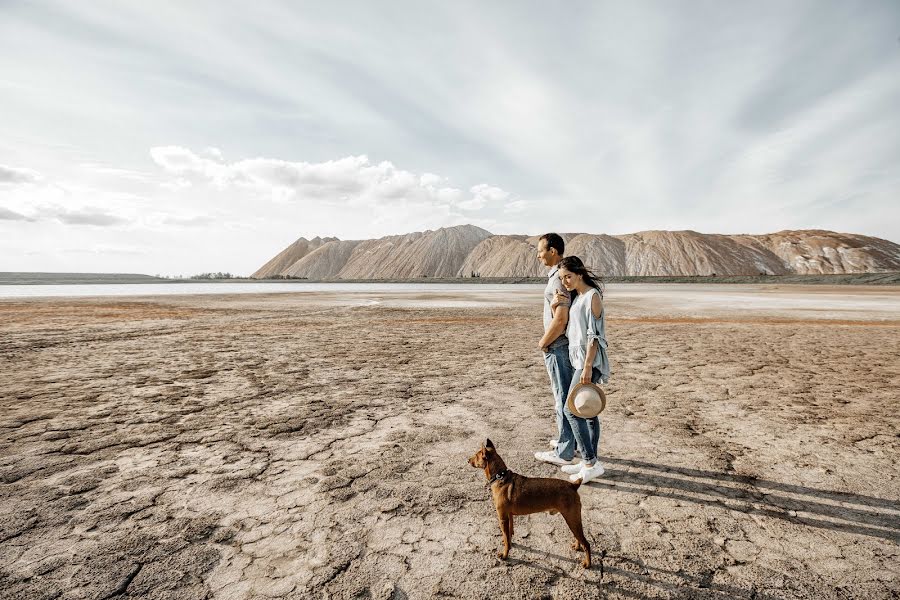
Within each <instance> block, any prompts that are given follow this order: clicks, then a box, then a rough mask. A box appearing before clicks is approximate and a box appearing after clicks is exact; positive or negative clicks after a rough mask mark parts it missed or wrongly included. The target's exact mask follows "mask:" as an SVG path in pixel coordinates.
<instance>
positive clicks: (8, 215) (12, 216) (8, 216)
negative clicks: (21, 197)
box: [0, 206, 32, 221]
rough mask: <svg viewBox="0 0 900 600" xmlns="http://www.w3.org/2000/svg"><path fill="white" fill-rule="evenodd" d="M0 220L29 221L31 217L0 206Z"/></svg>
mask: <svg viewBox="0 0 900 600" xmlns="http://www.w3.org/2000/svg"><path fill="white" fill-rule="evenodd" d="M0 220H3V221H31V220H32V219H30V218H28V217H26V216H25V215H23V214H21V213H17V212H16V211H14V210H9V209H8V208H3V207H2V206H0Z"/></svg>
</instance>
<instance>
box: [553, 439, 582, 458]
mask: <svg viewBox="0 0 900 600" xmlns="http://www.w3.org/2000/svg"><path fill="white" fill-rule="evenodd" d="M558 444H559V440H550V447H551V448H553V449H554V450H556V446H557V445H558ZM575 456H579V457H580V456H581V450H579V449H578V448H575Z"/></svg>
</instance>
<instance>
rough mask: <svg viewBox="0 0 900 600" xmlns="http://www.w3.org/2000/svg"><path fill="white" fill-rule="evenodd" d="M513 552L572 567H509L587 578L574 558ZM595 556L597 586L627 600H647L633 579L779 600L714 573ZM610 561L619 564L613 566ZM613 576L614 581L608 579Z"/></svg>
mask: <svg viewBox="0 0 900 600" xmlns="http://www.w3.org/2000/svg"><path fill="white" fill-rule="evenodd" d="M511 547H512V549H513V550H516V551H519V552H524V553H526V554H529V555H534V557H535V558H537V557H541V558H552V559H555V560H557V561H559V562H560V563H569V565H570V566H569V567H566V568H564V569H559V568H557V569H553V568H551V567H547V566H544V565H543V564H541V562H540V561H532V560H529V559H528V558H515V557H513V556H510V557H509V558H508V559H507V560H506V561H505V562H506V563H507V564H509V565H522V566H527V567H531V568H533V569H537V570H539V571H544V572H545V573H548V574H549V575H552V576H553V577H554V578H559V577H572V578H574V579H583V578H584V577H583V576H578V575H575V573H578V572H579V571H578V569H580V568H581V559H579V558H572V557H571V556H561V555H559V554H555V553H553V552H547V551H546V550H536V549H534V548H531V547H530V546H526V545H524V544H521V543H518V542H513V543H512V544H511ZM594 552H595V556H594V557H593V559H592V562H593V564H592V565H591V571H596V572H597V574H598V578H597V581H596V584H597V585H599V586H602V588H603V591H604V592H605V593H606V594H609V593H612V592H615V593H616V595H617V596H622V597H625V598H646V596H645V595H644V594H642V593H640V592H638V591H635V590H633V589H629V587H626V585H627V584H625V585H623V584H624V583H625V582H623V581H622V580H629V581H630V582H632V583H635V584H639V585H644V586H649V587H653V588H657V589H660V590H663V591H666V592H669V593H672V592H677V591H679V590H681V591H682V592H683V591H684V588H692V589H698V590H703V596H704V597H705V598H720V599H721V600H726V599H731V598H751V597H752V598H756V599H757V600H776V598H775V597H774V596H771V595H768V594H765V593H760V592H759V591H757V590H755V589H746V588H742V587H740V586H736V585H730V584H725V583H715V582H713V581H712V576H711V574H710V573H702V574H699V575H692V574H690V573H686V572H684V571H682V570H678V571H669V570H666V569H658V568H655V567H650V566H647V565H645V564H644V563H642V562H641V561H639V560H634V559H630V558H627V557H623V556H616V557H615V558H614V560H610V558H609V557H608V556H607V555H606V551H603V550H600V551H599V552H598V551H597V549H594ZM610 562H614V563H615V564H613V565H610V564H609V563H610ZM607 575H613V576H614V577H613V578H609V577H606V576H607Z"/></svg>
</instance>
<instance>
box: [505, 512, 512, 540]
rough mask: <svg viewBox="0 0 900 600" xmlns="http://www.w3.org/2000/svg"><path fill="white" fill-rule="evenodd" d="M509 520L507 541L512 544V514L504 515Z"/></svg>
mask: <svg viewBox="0 0 900 600" xmlns="http://www.w3.org/2000/svg"><path fill="white" fill-rule="evenodd" d="M506 518H507V519H508V520H509V543H510V544H512V538H513V516H512V515H509V516H508V517H506Z"/></svg>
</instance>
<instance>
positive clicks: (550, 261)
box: [537, 240, 559, 267]
mask: <svg viewBox="0 0 900 600" xmlns="http://www.w3.org/2000/svg"><path fill="white" fill-rule="evenodd" d="M537 254H538V260H539V261H541V264H542V265H544V266H545V267H552V266H553V265H555V264H556V263H557V261H558V260H559V253H557V252H556V248H547V240H539V241H538V250H537Z"/></svg>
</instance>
